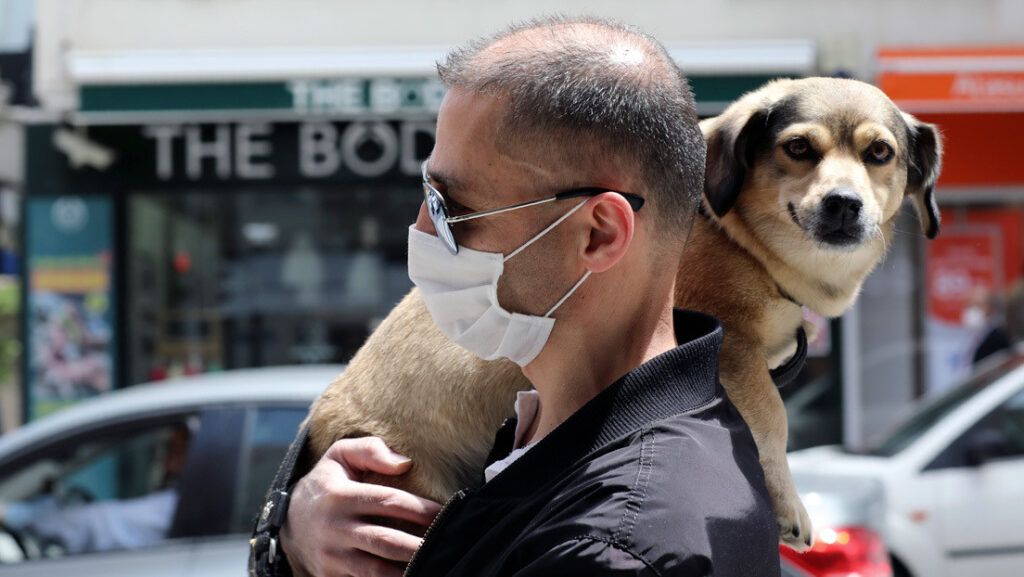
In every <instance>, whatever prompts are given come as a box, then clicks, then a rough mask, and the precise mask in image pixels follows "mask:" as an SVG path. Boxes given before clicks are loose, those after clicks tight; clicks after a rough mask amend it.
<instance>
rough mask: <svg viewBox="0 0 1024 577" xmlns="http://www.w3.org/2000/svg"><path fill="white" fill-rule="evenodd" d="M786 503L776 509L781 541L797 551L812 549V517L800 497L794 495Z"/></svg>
mask: <svg viewBox="0 0 1024 577" xmlns="http://www.w3.org/2000/svg"><path fill="white" fill-rule="evenodd" d="M786 501H787V502H786V503H783V504H781V506H779V507H777V508H776V509H775V511H776V515H775V520H776V521H777V522H778V523H779V541H780V542H781V543H784V544H785V545H787V546H789V547H791V548H793V549H795V550H796V551H805V550H807V549H810V548H811V546H812V545H814V533H813V530H812V527H811V517H810V516H809V515H808V514H807V509H804V504H803V503H801V502H800V498H799V497H797V496H795V495H794V496H793V497H792V498H791V499H786Z"/></svg>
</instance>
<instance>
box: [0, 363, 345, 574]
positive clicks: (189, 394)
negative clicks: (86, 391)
mask: <svg viewBox="0 0 1024 577" xmlns="http://www.w3.org/2000/svg"><path fill="white" fill-rule="evenodd" d="M343 368H344V367H342V366H300V367H281V368H262V369H251V370H238V371H228V372H223V373H213V374H206V375H200V376H195V377H189V378H183V379H180V380H174V381H166V382H160V383H153V384H147V385H139V386H135V387H130V388H128V389H125V390H123V391H118V392H115V393H111V394H109V395H104V396H103V397H100V398H97V399H95V400H90V401H86V402H83V403H81V404H79V405H76V406H74V407H71V408H68V409H66V410H63V411H60V412H58V413H55V414H53V415H51V416H47V417H45V418H42V419H39V420H38V421H36V422H33V423H31V424H29V425H26V426H24V427H22V428H20V429H17V430H15V431H13V432H10V433H8V434H6V435H4V436H3V437H0V503H10V502H28V501H30V500H32V499H34V498H46V497H47V496H53V497H56V499H57V500H58V501H60V502H62V503H85V502H90V501H107V500H123V499H131V498H138V497H140V496H145V495H147V494H151V493H152V492H154V491H155V490H156V488H157V487H158V485H159V483H160V481H161V478H162V477H164V476H165V473H166V471H164V470H162V469H163V467H164V464H163V462H162V459H161V454H160V453H161V450H162V440H163V439H165V438H166V437H167V434H168V431H170V430H172V429H174V428H176V427H179V428H180V427H181V426H182V425H186V426H188V428H189V429H190V430H191V431H192V433H191V440H190V442H189V443H188V451H187V456H186V458H185V462H184V468H183V469H182V471H181V474H180V476H179V477H178V479H177V492H178V503H177V507H176V510H175V512H174V516H173V521H172V522H171V528H170V533H169V535H168V536H167V538H166V539H164V540H163V541H161V542H160V543H159V544H157V545H155V546H150V547H146V548H143V549H135V550H120V551H110V552H103V553H88V554H80V555H65V554H64V553H66V551H64V550H63V548H62V546H61V544H60V543H41V542H39V541H38V540H35V539H33V538H32V536H31V535H28V534H19V533H18V532H17V531H16V530H14V529H13V528H11V527H0V563H3V564H2V565H0V573H2V574H3V575H5V576H10V577H15V576H19V577H20V576H29V575H32V576H40V577H44V576H45V577H53V576H55V575H76V576H78V577H90V576H93V575H96V576H101V575H102V576H104V577H105V576H108V575H126V576H130V575H139V576H143V575H145V576H147V577H163V576H167V577H171V576H174V577H187V576H193V575H196V576H198V575H225V576H228V575H236V576H238V577H241V576H242V575H245V560H246V557H247V555H248V534H249V532H250V531H251V529H252V522H253V520H254V518H255V516H256V514H257V512H258V510H259V509H260V503H261V501H262V499H263V495H264V493H265V491H266V489H267V487H268V486H269V485H270V479H271V477H273V474H274V471H275V470H276V468H277V466H278V464H279V463H280V461H281V459H282V457H283V456H284V452H285V450H286V449H287V446H288V444H289V443H290V442H291V440H292V438H293V437H294V435H295V432H296V431H297V429H298V425H299V422H300V421H301V420H302V419H303V418H304V417H305V415H306V412H307V410H308V408H309V404H310V403H311V402H312V400H313V399H314V398H316V396H317V395H318V394H320V392H321V391H322V390H323V389H324V388H325V387H326V386H327V384H328V383H330V382H331V380H332V379H333V378H334V377H335V376H336V375H337V374H338V373H340V372H341V371H342V370H343Z"/></svg>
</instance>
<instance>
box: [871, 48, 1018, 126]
mask: <svg viewBox="0 0 1024 577" xmlns="http://www.w3.org/2000/svg"><path fill="white" fill-rule="evenodd" d="M878 66H879V71H880V74H879V76H878V86H879V87H880V88H881V89H882V90H883V91H885V93H886V94H888V95H889V97H890V98H892V99H893V100H894V101H896V103H897V104H899V105H900V106H902V107H903V108H905V109H907V110H909V111H911V112H1010V111H1024V47H1018V48H1012V47H1011V48H989V49H986V48H969V49H949V50H947V49H942V48H925V49H913V50H891V49H890V50H881V51H880V52H879V55H878Z"/></svg>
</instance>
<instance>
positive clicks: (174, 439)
mask: <svg viewBox="0 0 1024 577" xmlns="http://www.w3.org/2000/svg"><path fill="white" fill-rule="evenodd" d="M197 423H198V422H197V421H195V420H194V419H192V418H190V417H189V418H186V417H182V418H181V419H176V420H174V421H173V422H167V421H166V420H165V421H163V422H161V423H160V424H153V425H150V426H146V427H142V428H136V429H133V430H130V431H124V430H118V431H107V432H104V433H98V434H95V435H82V436H79V437H75V438H73V439H68V440H64V441H62V442H60V443H58V444H55V445H52V446H50V447H45V448H42V449H41V450H40V453H39V456H38V457H36V458H29V459H28V460H22V461H21V464H20V465H16V466H15V467H14V468H13V469H12V470H10V471H8V472H6V473H5V474H3V475H0V504H2V505H3V513H2V515H3V518H2V520H3V523H4V530H6V531H9V532H10V533H11V536H12V537H13V538H14V539H15V540H16V541H17V542H18V543H19V546H20V548H21V549H22V555H21V558H22V559H26V558H27V559H33V558H41V557H53V556H64V555H78V554H84V553H92V552H100V551H113V550H118V549H135V548H142V547H148V546H152V545H156V544H158V543H159V542H160V541H162V540H163V539H164V537H165V536H166V534H167V530H168V528H169V525H170V522H171V519H172V517H173V514H174V510H175V507H176V505H177V494H176V488H175V486H176V481H177V477H178V474H179V473H180V472H181V469H182V467H183V466H184V462H185V458H186V454H187V452H188V448H189V443H190V440H191V436H192V433H193V430H194V429H195V428H196V427H198V424H197ZM11 560H13V559H4V561H11Z"/></svg>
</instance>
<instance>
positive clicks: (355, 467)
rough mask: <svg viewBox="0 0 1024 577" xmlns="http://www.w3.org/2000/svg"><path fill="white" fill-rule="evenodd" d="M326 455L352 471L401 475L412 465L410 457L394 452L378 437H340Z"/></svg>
mask: <svg viewBox="0 0 1024 577" xmlns="http://www.w3.org/2000/svg"><path fill="white" fill-rule="evenodd" d="M327 455H328V456H330V457H331V458H332V459H334V460H335V461H338V462H339V463H340V464H341V465H342V466H343V467H345V468H346V469H348V470H349V471H351V472H354V473H356V472H358V473H365V472H372V473H378V474H381V475H401V474H403V473H405V472H407V471H408V470H409V469H410V468H411V467H412V459H410V458H409V457H405V456H402V455H399V454H398V453H395V452H394V451H392V450H391V449H390V448H389V447H388V446H387V444H385V443H384V441H383V440H382V439H380V438H379V437H362V438H359V439H342V440H340V441H338V442H336V443H334V444H333V445H331V448H330V449H328V451H327Z"/></svg>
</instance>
